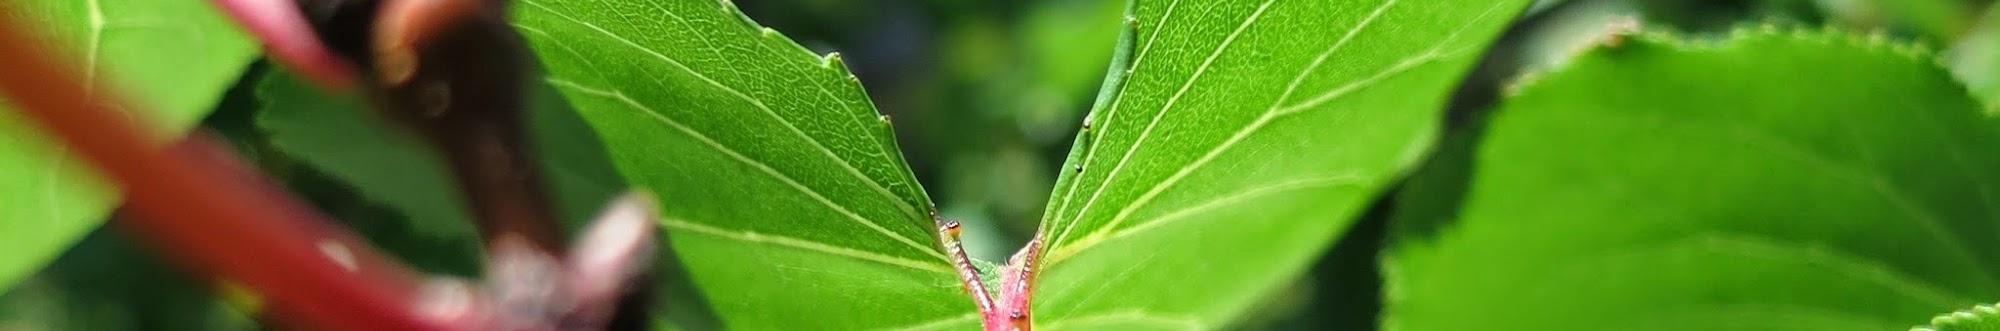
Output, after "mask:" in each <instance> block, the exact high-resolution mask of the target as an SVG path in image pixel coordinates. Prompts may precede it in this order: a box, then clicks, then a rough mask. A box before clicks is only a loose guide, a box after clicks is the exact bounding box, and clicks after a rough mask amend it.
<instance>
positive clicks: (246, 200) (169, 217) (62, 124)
mask: <svg viewBox="0 0 2000 331" xmlns="http://www.w3.org/2000/svg"><path fill="white" fill-rule="evenodd" d="M4 6H5V5H4V4H0V7H4ZM16 24H17V22H15V20H14V19H12V18H10V17H8V16H5V15H0V68H8V70H9V72H8V74H7V76H6V77H5V78H0V93H4V96H6V97H7V101H8V102H9V103H10V104H11V105H13V106H14V109H16V110H17V111H18V112H19V113H20V114H22V115H23V116H24V117H25V118H27V119H29V120H31V121H32V122H33V123H35V124H37V125H39V126H40V127H41V128H43V129H44V130H45V131H46V132H47V133H49V134H50V135H51V136H53V137H54V138H57V140H58V141H61V142H63V143H64V144H65V145H66V146H68V147H69V148H68V150H69V151H71V152H73V153H75V155H76V156H80V157H81V158H82V159H84V160H86V161H88V163H89V164H90V165H92V166H93V167H94V168H96V169H97V170H98V173H100V174H103V175H104V176H105V177H107V178H108V179H109V180H110V182H112V183H116V184H117V185H118V186H119V187H120V188H122V189H123V191H124V192H125V197H126V203H127V208H128V210H129V211H131V212H132V213H133V215H134V217H126V218H119V221H118V222H119V223H118V224H119V225H120V226H122V227H124V229H125V230H128V231H132V233H134V234H136V235H137V236H138V237H141V238H144V239H145V240H146V241H148V242H150V243H151V244H153V245H155V246H156V247H159V248H161V249H160V251H162V252H164V253H166V254H168V255H169V256H170V257H172V258H175V259H178V260H179V261H181V262H183V265H188V266H192V267H194V269H195V270H197V271H201V272H204V273H208V274H211V275H216V276H220V277H221V278H224V279H229V280H232V281H236V282H240V283H242V284H244V285H247V286H248V287H249V288H251V289H253V290H255V291H256V292H257V293H259V294H261V295H263V296H265V298H267V299H268V300H270V302H272V303H273V305H272V308H273V309H274V310H275V312H276V313H277V314H279V316H285V317H288V318H295V319H298V321H299V322H302V323H301V324H302V325H312V326H317V327H325V328H330V329H360V330H469V329H480V328H481V323H484V322H483V321H484V320H485V319H484V316H481V315H480V314H478V313H477V312H478V310H476V309H459V310H453V311H451V312H438V311H431V312H430V313H426V312H425V309H424V308H426V304H427V300H426V298H424V297H422V295H421V294H419V293H420V292H422V291H419V289H420V286H419V285H418V283H417V282H416V279H417V278H416V277H415V276H414V275H413V274H411V273H410V272H408V271H406V269H403V268H402V267H401V266H400V265H398V264H396V263H395V262H392V261H391V260H389V259H385V258H382V257H380V256H378V255H376V254H374V252H373V251H372V250H371V249H370V248H369V247H368V246H366V245H363V244H360V243H359V241H356V240H354V239H353V238H354V237H353V236H351V235H349V234H346V233H344V232H342V231H340V230H339V229H337V228H332V227H329V226H328V224H330V223H328V222H326V221H325V220H324V219H322V218H320V217H319V216H317V215H316V214H314V213H312V212H310V211H309V209H308V208H306V207H305V206H304V205H303V204H301V203H299V202H297V201H295V200H292V199H289V198H286V196H285V195H284V194H283V193H282V191H280V190H278V189H276V188H275V187H273V186H272V185H271V184H270V183H267V182H264V181H261V180H260V179H259V178H258V177H256V176H254V175H252V174H251V173H250V172H248V171H247V170H246V169H245V168H244V167H242V166H241V165H240V163H236V162H232V160H230V159H229V158H228V157H227V154H226V153H225V152H223V151H222V150H221V149H218V148H216V147H215V145H213V144H210V143H208V142H207V141H205V140H202V139H199V138H197V139H191V140H190V141H188V142H187V143H185V144H181V145H178V146H175V147H173V148H160V147H156V146H159V145H158V144H156V143H154V142H151V141H148V139H146V138H145V137H146V136H147V135H145V134H142V132H144V129H143V128H142V126H140V125H138V124H137V123H134V122H133V121H132V120H130V119H128V117H127V116H125V115H122V114H118V113H116V112H115V111H113V109H119V108H123V109H131V108H130V107H131V106H133V105H131V104H127V103H121V102H118V100H117V99H114V98H110V97H108V96H107V95H104V94H102V93H98V94H93V93H92V92H91V89H90V88H89V87H87V86H85V84H84V83H83V81H82V80H80V79H78V75H77V74H76V72H77V71H76V70H75V69H74V68H75V67H74V66H72V64H71V63H64V62H61V61H57V60H55V59H53V58H51V57H50V56H49V55H48V54H44V53H43V52H42V51H40V50H39V49H38V48H45V47H40V45H48V44H46V43H42V42H40V41H39V40H37V39H34V38H32V37H30V36H28V35H27V34H25V33H23V31H22V30H20V26H19V25H16Z"/></svg>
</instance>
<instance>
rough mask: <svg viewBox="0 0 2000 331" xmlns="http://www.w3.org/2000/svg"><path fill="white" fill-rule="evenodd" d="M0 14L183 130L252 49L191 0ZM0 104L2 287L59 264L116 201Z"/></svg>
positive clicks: (92, 1) (88, 3) (151, 119)
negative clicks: (56, 261)
mask: <svg viewBox="0 0 2000 331" xmlns="http://www.w3.org/2000/svg"><path fill="white" fill-rule="evenodd" d="M9 7H10V9H21V10H22V11H21V12H9V13H0V15H5V16H10V17H14V18H18V19H20V20H21V21H24V22H28V23H31V24H34V25H33V26H34V27H35V28H38V29H39V30H40V31H41V32H43V33H42V36H44V37H45V38H46V40H50V41H52V43H53V44H54V45H51V46H52V47H45V48H42V49H43V50H48V51H52V52H59V53H58V54H75V55H74V56H69V57H67V58H69V59H70V60H73V61H75V62H73V63H77V64H80V65H82V66H84V67H87V68H89V70H88V71H87V73H85V76H84V77H85V78H86V79H87V80H88V81H90V82H92V83H93V84H94V85H96V86H98V87H99V88H103V89H105V90H106V91H115V94H116V95H118V96H120V97H122V98H125V99H126V100H127V101H128V102H130V104H131V105H133V106H134V107H135V108H137V109H135V114H134V115H135V117H137V118H139V119H140V120H142V121H144V122H147V123H149V124H154V125H155V127H156V128H159V129H162V131H164V132H181V131H184V130H187V129H188V127H190V126H192V125H194V123H195V122H196V120H198V119H200V118H201V116H202V115H203V114H207V113H208V112H209V111H210V110H211V109H212V108H213V107H214V106H215V104H216V102H217V101H218V100H219V99H220V98H221V97H222V94H223V93H222V92H223V90H225V89H227V88H228V87H229V86H230V84H231V83H232V82H234V81H235V79H236V78H237V76H238V75H241V74H242V71H243V69H244V68H245V67H246V66H247V65H248V64H249V63H250V61H251V60H252V59H254V58H255V57H256V54H257V50H256V48H255V45H253V44H251V43H250V42H249V40H248V39H247V38H245V37H244V36H243V35H242V34H241V33H240V32H239V31H237V30H235V28H233V27H231V26H230V25H229V24H228V23H227V21H225V20H224V19H223V18H222V17H221V16H220V15H219V14H218V13H217V12H216V11H215V10H213V9H211V8H210V7H209V5H208V3H207V2H204V1H197V0H46V1H20V2H15V3H13V4H11V5H10V6H9ZM4 108H7V107H6V106H0V252H6V253H5V254H0V255H4V256H5V258H0V289H5V288H8V287H11V286H12V285H13V284H14V283H16V282H18V281H20V280H21V278H22V277H24V276H26V275H27V274H28V273H30V272H32V271H34V270H35V269H38V268H40V267H41V266H42V265H44V264H46V263H48V262H49V261H50V260H51V259H53V258H55V256H56V254H57V253H60V252H62V250H63V249H64V248H66V247H69V245H71V244H72V243H74V242H76V240H78V238H80V237H81V236H82V235H83V234H85V233H88V232H89V231H90V230H91V229H94V228H96V227H97V225H98V224H100V223H102V222H103V221H104V218H105V216H106V214H107V213H108V212H109V211H110V209H111V207H112V205H113V204H114V203H116V197H115V196H114V195H113V194H111V193H110V192H108V191H107V189H106V188H105V187H104V183H102V182H99V181H97V180H96V179H95V178H92V176H90V175H89V174H88V173H86V171H87V170H86V168H85V167H84V165H83V164H82V163H81V161H77V160H72V159H68V158H65V157H60V156H59V155H60V154H59V153H60V150H59V149H57V147H56V145H55V143H54V142H52V141H49V140H47V138H45V137H44V136H43V135H42V134H41V133H40V132H39V131H36V130H39V129H38V128H35V127H32V126H30V125H29V124H28V123H27V122H25V119H22V118H19V117H17V116H16V115H15V114H14V112H13V111H12V109H4Z"/></svg>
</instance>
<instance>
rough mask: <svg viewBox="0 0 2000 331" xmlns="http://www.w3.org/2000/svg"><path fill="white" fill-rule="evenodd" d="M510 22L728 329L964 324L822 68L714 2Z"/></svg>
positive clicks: (877, 152) (830, 65)
mask: <svg viewBox="0 0 2000 331" xmlns="http://www.w3.org/2000/svg"><path fill="white" fill-rule="evenodd" d="M516 9H517V12H516V15H515V18H516V24H517V26H518V27H520V29H521V30H522V31H523V34H524V35H526V36H527V38H528V40H529V41H530V44H531V45H532V46H533V47H534V48H535V50H536V51H537V52H538V53H540V54H541V55H542V58H543V59H544V61H545V62H546V65H547V67H548V69H549V71H550V73H551V79H550V83H551V85H554V86H556V87H557V88H558V90H560V91H561V92H562V93H563V94H564V95H566V96H568V97H569V100H570V102H571V103H572V105H574V106H575V107H576V108H577V109H578V110H579V111H580V112H581V113H582V114H583V115H584V118H585V119H586V121H588V122H589V123H590V124H591V125H592V126H593V127H595V128H596V129H597V131H598V133H599V134H600V136H601V137H602V138H603V140H604V142H605V143H606V146H607V147H608V148H609V149H610V151H611V154H612V158H613V159H614V162H615V163H616V165H617V167H618V168H619V171H620V172H621V173H622V174H623V175H624V176H625V177H626V178H627V179H628V180H629V181H630V182H631V183H633V184H634V185H636V186H642V187H647V188H648V189H650V190H651V191H653V192H654V194H655V196H657V197H659V199H660V201H661V203H662V205H663V208H662V209H661V213H662V217H663V218H664V219H665V220H666V221H665V222H664V225H665V226H666V227H667V228H668V234H669V237H670V241H671V243H672V245H673V246H674V249H675V251H676V252H677V253H678V254H679V255H680V257H681V260H682V261H683V263H685V264H686V265H687V266H688V270H689V271H690V273H691V274H692V276H693V277H694V281H695V283H696V284H697V285H698V286H699V287H700V288H702V289H703V290H704V292H705V293H704V295H705V296H707V297H708V298H709V302H710V303H711V304H712V305H713V306H714V307H715V311H716V312H717V314H718V315H719V317H721V318H722V319H723V320H724V321H725V322H726V323H727V324H728V325H729V326H730V327H732V328H747V329H761V328H798V327H808V326H809V327H816V328H818V327H831V328H890V327H908V326H925V325H928V324H926V323H931V322H939V321H943V323H944V324H952V323H953V322H954V321H956V318H958V317H960V316H962V315H964V314H966V313H970V312H971V311H972V310H973V307H972V304H971V300H969V299H967V298H966V297H965V294H964V292H963V290H960V289H959V284H958V282H957V281H956V279H955V278H954V276H953V275H952V273H951V272H950V270H951V268H950V265H949V264H947V262H946V260H945V259H944V258H943V253H942V249H941V248H939V247H937V239H936V238H935V237H933V233H932V230H931V220H930V219H929V218H928V216H927V215H929V214H930V212H931V211H932V210H931V206H930V201H929V198H928V197H925V196H924V194H923V191H922V188H921V187H920V186H918V185H917V184H916V180H915V178H914V176H913V175H911V174H910V172H909V168H908V166H907V165H905V164H904V162H903V160H902V157H901V155H900V154H898V153H896V152H895V151H896V148H895V146H894V145H893V139H891V137H889V127H888V125H887V122H886V121H885V120H884V119H880V118H877V116H879V115H878V114H876V112H875V111H874V109H873V108H872V105H871V104H870V103H869V101H868V99H867V96H866V95H865V94H864V93H863V92H862V90H861V89H860V88H859V85H858V84H857V82H856V81H855V80H854V78H853V77H852V75H850V74H848V73H847V72H846V70H845V69H844V68H843V65H842V64H841V63H840V60H839V58H838V57H837V56H832V55H829V56H826V57H821V56H816V55H813V54H811V53H810V52H808V51H805V50H804V49H803V48H802V47H799V46H797V45H796V44H793V43H792V42H791V41H789V40H786V39H784V38H783V37H782V36H779V35H777V34H776V33H775V32H772V31H770V30H768V29H761V28H759V27H757V26H756V25H755V24H754V23H753V22H750V21H749V20H748V19H746V18H743V17H742V16H741V14H740V13H737V12H735V11H734V10H735V9H734V8H732V7H730V6H729V5H727V4H726V3H721V2H714V1H700V0H687V1H666V2H623V1H565V2H544V1H524V2H521V3H520V4H519V5H518V6H516ZM851 275H867V276H868V277H863V278H854V277H851ZM829 302H832V303H841V304H827V303H829ZM849 303H854V304H849ZM862 303H865V304H862Z"/></svg>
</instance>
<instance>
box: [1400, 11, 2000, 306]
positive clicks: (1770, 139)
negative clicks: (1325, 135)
mask: <svg viewBox="0 0 2000 331" xmlns="http://www.w3.org/2000/svg"><path fill="white" fill-rule="evenodd" d="M1656 38H1659V37H1651V36H1647V37H1635V38H1634V39H1635V40H1627V41H1625V42H1624V43H1623V45H1622V46H1616V47H1612V48H1609V49H1600V50H1597V51H1594V52H1592V53H1589V54H1586V55H1584V56H1582V57H1579V58H1578V59H1576V60H1575V62H1574V64H1573V65H1571V66H1569V67H1566V68H1564V69H1560V70H1559V71H1557V72H1555V73H1552V74H1549V75H1547V76H1546V77H1545V78H1542V79H1540V80H1539V81H1536V82H1533V83H1530V85H1528V87H1526V88H1525V89H1524V90H1522V92H1520V94H1518V95H1515V96H1513V97H1511V98H1509V99H1508V100H1505V101H1504V102H1503V105H1502V106H1501V107H1500V108H1499V110H1498V112H1497V113H1496V114H1497V115H1496V116H1497V117H1496V118H1495V119H1494V121H1493V122H1491V123H1490V124H1489V127H1488V131H1487V134H1486V135H1485V137H1484V140H1483V141H1482V142H1481V143H1480V144H1479V145H1478V146H1479V147H1478V148H1477V149H1475V150H1474V151H1475V152H1473V153H1476V156H1473V157H1472V160H1474V161H1473V167H1472V169H1470V171H1469V174H1470V177H1471V179H1470V183H1469V184H1468V185H1467V186H1464V187H1465V188H1466V189H1467V190H1468V191H1467V192H1465V193H1464V194H1465V195H1464V198H1463V202H1462V203H1461V204H1457V206H1458V207H1457V208H1459V209H1458V210H1457V211H1456V212H1455V213H1438V212H1426V213H1414V214H1409V215H1406V216H1403V218H1402V219H1398V220H1397V225H1398V226H1397V229H1396V231H1394V232H1393V233H1395V234H1397V238H1396V240H1397V242H1396V243H1395V244H1393V245H1392V246H1391V250H1390V252H1389V253H1388V256H1387V257H1386V258H1385V261H1386V262H1385V263H1386V266H1385V277H1386V278H1387V280H1388V282H1389V284H1388V285H1387V286H1388V288H1387V289H1386V290H1385V291H1384V292H1385V293H1386V297H1387V300H1388V307H1387V310H1388V318H1387V321H1386V322H1385V325H1386V326H1389V327H1390V329H1393V330H1470V329H1478V330H1598V329H1620V330H1632V329H1674V330H1682V329H1702V330H1884V329H1897V328H1903V327H1906V326H1907V325H1909V324H1908V321H1912V320H1919V319H1922V318H1925V317H1928V316H1930V315H1931V314H1934V313H1936V312H1938V311H1946V310H1950V309H1954V308H1957V307H1964V306H1967V305H1971V304H1973V303H1976V302H1980V301H1984V300H1991V298H1994V297H2000V281H1996V278H1995V272H1996V267H2000V263H1996V262H2000V238H1996V237H2000V185H1996V184H2000V182H1996V181H1995V180H1996V178H1994V177H1996V176H2000V174H1996V173H1994V171H1993V170H1994V169H2000V151H1996V150H1994V148H1996V146H2000V129H1996V128H2000V123H1996V120H1995V119H1994V118H1991V117H1986V116H1982V115H1981V114H1980V113H1979V112H1978V111H1977V109H1978V105H1977V103H1976V102H1975V101H1974V100H1972V99H1971V98H1970V97H1969V96H1967V95H1966V94H1965V92H1964V90H1963V89H1962V88H1960V87H1958V86H1956V83H1954V82H1953V81H1952V80H1951V79H1950V77H1949V76H1948V74H1947V73H1946V72H1945V71H1944V70H1942V69H1940V68H1938V67H1936V66H1935V64H1934V62H1933V61H1932V60H1931V59H1930V58H1929V57H1928V56H1927V55H1925V54H1919V52H1918V51H1915V50H1912V48H1908V47H1902V46H1897V45H1884V44H1881V42H1879V41H1870V40H1868V39H1866V38H1859V37H1850V36H1848V35H1845V34H1841V33H1819V32H1797V33H1790V32H1771V31H1762V32H1740V33H1738V34H1737V35H1735V36H1733V37H1732V38H1730V39H1729V40H1726V41H1721V42H1717V43H1716V44H1682V43H1678V42H1672V41H1662V40H1659V39H1656ZM1836 68H1837V69H1836ZM1427 187H1443V186H1427ZM1446 193H1448V192H1435V191H1432V190H1425V189H1422V187H1418V188H1413V189H1412V190H1410V191H1406V195H1404V196H1403V198H1404V199H1403V200H1404V201H1408V202H1409V204H1406V205H1405V206H1433V207H1434V208H1435V207H1436V206H1440V204H1437V203H1427V202H1428V200H1433V199H1441V198H1443V199H1449V198H1451V194H1446ZM1452 215H1456V219H1455V223H1446V221H1445V220H1437V219H1411V218H1410V217H1451V216H1452ZM1406 224H1445V225H1443V226H1442V227H1441V228H1435V229H1429V230H1426V228H1429V227H1406V226H1404V225H1406Z"/></svg>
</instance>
